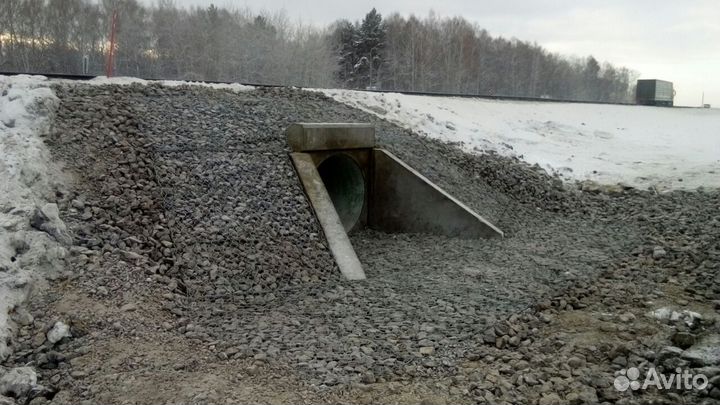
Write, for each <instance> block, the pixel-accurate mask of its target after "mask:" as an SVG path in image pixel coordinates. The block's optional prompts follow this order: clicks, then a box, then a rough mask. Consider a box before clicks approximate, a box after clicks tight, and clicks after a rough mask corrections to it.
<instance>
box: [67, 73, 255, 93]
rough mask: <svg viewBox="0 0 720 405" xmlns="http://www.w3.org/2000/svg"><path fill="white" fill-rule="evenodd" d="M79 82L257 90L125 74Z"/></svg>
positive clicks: (238, 84) (247, 87)
mask: <svg viewBox="0 0 720 405" xmlns="http://www.w3.org/2000/svg"><path fill="white" fill-rule="evenodd" d="M72 83H78V82H72ZM79 83H90V84H97V85H107V84H116V85H130V84H143V85H147V84H152V83H160V84H161V85H163V86H166V87H179V86H203V87H209V88H211V89H216V90H220V89H224V90H230V91H234V92H236V93H240V92H245V91H252V90H255V86H246V85H244V84H240V83H205V82H190V81H183V80H160V81H151V80H144V79H138V78H136V77H125V76H118V77H110V78H108V77H106V76H98V77H96V78H94V79H91V80H89V81H87V82H79Z"/></svg>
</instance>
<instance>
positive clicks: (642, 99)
mask: <svg viewBox="0 0 720 405" xmlns="http://www.w3.org/2000/svg"><path fill="white" fill-rule="evenodd" d="M674 98H675V90H673V84H672V82H667V81H665V80H657V79H646V80H638V81H637V86H636V89H635V102H636V103H637V104H641V105H658V106H666V107H672V105H673V99H674Z"/></svg>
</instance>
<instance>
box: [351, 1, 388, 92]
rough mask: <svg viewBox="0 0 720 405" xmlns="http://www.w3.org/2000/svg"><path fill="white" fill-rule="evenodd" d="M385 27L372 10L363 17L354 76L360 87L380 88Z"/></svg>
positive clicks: (357, 43) (378, 14)
mask: <svg viewBox="0 0 720 405" xmlns="http://www.w3.org/2000/svg"><path fill="white" fill-rule="evenodd" d="M384 47H385V27H384V25H383V21H382V16H381V15H380V13H378V12H377V10H375V9H374V8H373V9H372V10H370V12H369V13H367V14H366V15H365V18H364V19H363V21H362V24H361V25H360V30H359V38H358V40H357V41H356V49H357V51H356V54H357V55H358V56H359V57H360V58H359V60H358V61H357V63H356V64H355V75H356V76H357V77H358V80H357V81H358V84H360V86H361V87H379V86H380V80H379V78H380V68H381V67H382V64H383V54H382V52H383V48H384Z"/></svg>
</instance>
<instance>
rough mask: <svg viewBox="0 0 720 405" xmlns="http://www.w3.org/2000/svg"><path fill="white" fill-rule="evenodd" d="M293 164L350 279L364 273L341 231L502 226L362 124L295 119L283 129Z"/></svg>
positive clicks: (457, 231)
mask: <svg viewBox="0 0 720 405" xmlns="http://www.w3.org/2000/svg"><path fill="white" fill-rule="evenodd" d="M287 137H288V144H289V145H290V147H291V149H292V150H293V152H292V153H291V157H292V161H293V164H294V165H295V168H296V170H297V173H298V176H299V177H300V180H301V182H302V184H303V187H304V189H305V192H306V193H307V195H308V199H309V200H310V203H311V205H312V207H313V209H314V210H315V214H316V215H317V217H318V220H319V222H320V224H321V226H322V228H323V230H324V232H325V236H326V237H327V239H328V243H329V245H330V249H331V251H332V252H333V255H334V256H335V259H336V261H337V263H338V266H339V267H340V270H341V271H342V273H343V275H344V276H345V277H346V278H348V279H350V280H360V279H364V278H365V274H364V271H363V270H362V265H361V264H360V261H359V260H358V259H357V255H356V254H355V251H354V250H353V248H352V245H351V243H350V240H349V239H348V236H347V232H351V231H354V230H360V229H364V228H370V229H375V230H379V231H383V232H388V233H428V234H436V235H444V236H451V237H458V238H492V237H502V236H503V232H502V231H501V230H500V229H498V228H497V227H496V226H494V225H493V224H491V223H490V222H489V221H487V220H486V219H484V218H483V217H482V216H480V215H479V214H477V213H476V212H474V211H473V210H471V209H470V208H468V207H467V206H466V205H465V204H463V203H462V202H460V201H458V200H457V199H455V198H454V197H452V196H451V195H449V194H448V193H446V192H445V191H444V190H442V189H441V188H440V187H438V186H437V185H435V184H434V183H433V182H431V181H430V180H428V179H427V178H425V177H424V176H423V175H421V174H420V173H418V172H417V171H416V170H414V169H413V168H412V167H410V166H409V165H407V164H406V163H405V162H403V161H402V160H400V159H399V158H398V157H396V156H395V155H393V154H391V153H390V152H388V151H385V150H383V149H380V148H376V147H375V128H374V127H373V126H370V125H365V124H330V123H300V124H294V125H291V126H290V127H289V128H288V130H287Z"/></svg>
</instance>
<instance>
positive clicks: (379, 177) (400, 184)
mask: <svg viewBox="0 0 720 405" xmlns="http://www.w3.org/2000/svg"><path fill="white" fill-rule="evenodd" d="M373 159H374V172H373V181H372V188H373V189H372V191H371V197H370V198H371V204H370V212H369V215H368V224H369V226H370V227H371V228H373V229H377V230H381V231H384V232H414V233H431V234H441V235H448V236H453V237H461V238H468V239H469V238H489V237H498V236H499V237H502V236H503V233H502V231H501V230H499V229H498V228H496V227H495V226H494V225H492V224H491V223H490V222H488V221H486V220H485V219H484V218H483V217H481V216H480V215H478V214H476V213H475V212H473V211H472V210H471V209H470V208H468V207H467V206H466V205H465V204H463V203H461V202H460V201H458V200H456V199H455V198H453V197H452V196H450V195H449V194H448V193H446V192H445V191H443V190H442V189H441V188H440V187H438V186H436V185H435V184H433V183H432V182H431V181H430V180H428V179H427V178H425V177H424V176H423V175H421V174H420V173H418V172H417V171H415V170H414V169H413V168H411V167H410V166H408V165H407V164H405V163H404V162H403V161H401V160H400V159H398V158H397V157H395V156H394V155H393V154H391V153H390V152H387V151H385V150H383V149H374V151H373Z"/></svg>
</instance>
